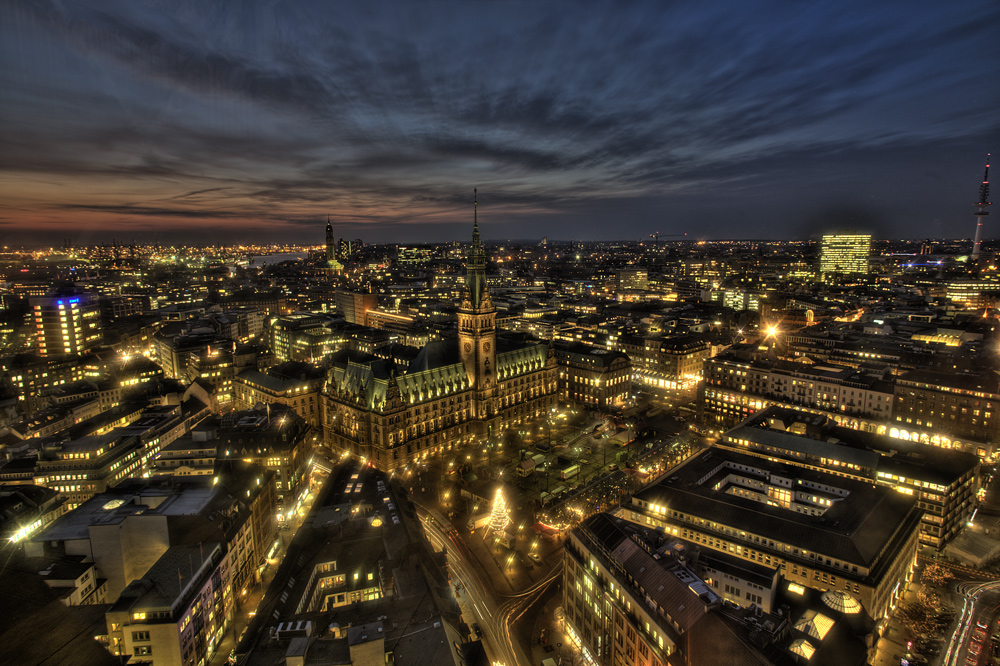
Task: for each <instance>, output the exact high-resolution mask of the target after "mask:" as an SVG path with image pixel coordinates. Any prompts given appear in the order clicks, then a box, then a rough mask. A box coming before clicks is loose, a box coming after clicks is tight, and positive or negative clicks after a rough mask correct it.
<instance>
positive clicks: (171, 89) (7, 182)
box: [0, 0, 1000, 240]
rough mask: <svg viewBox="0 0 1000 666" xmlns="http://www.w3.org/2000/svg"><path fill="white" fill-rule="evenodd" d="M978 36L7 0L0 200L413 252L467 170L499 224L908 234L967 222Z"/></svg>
mask: <svg viewBox="0 0 1000 666" xmlns="http://www.w3.org/2000/svg"><path fill="white" fill-rule="evenodd" d="M998 27H1000V9H998V8H997V7H996V5H995V4H994V3H991V2H986V1H978V0H968V1H965V0H962V1H959V2H954V3H948V4H947V5H944V4H939V3H912V2H885V3H874V4H872V3H865V2H860V1H857V2H847V3H836V4H828V5H820V4H808V5H807V4H794V5H788V4H786V3H780V2H762V3H749V4H747V3H737V2H731V3H703V5H701V6H681V5H674V4H666V3H658V2H648V3H647V2H634V3H604V4H600V3H588V4H586V5H585V6H580V5H578V4H576V3H567V4H562V3H543V4H538V3H529V2H524V3H519V2H513V3H459V2H456V3H435V4H430V5H428V4H426V3H407V2H398V3H388V4H378V5H372V6H369V5H362V4H360V3H337V4H331V3H325V2H306V1H301V2H298V1H297V2H291V1H290V2H281V3H271V2H264V1H263V0H259V1H250V2H246V3H237V4H235V5H233V4H223V3H219V4H216V3H204V2H200V1H196V0H187V1H182V0H178V1H176V2H171V3H165V4H158V5H153V4H148V3H140V2H133V1H126V0H114V1H109V2H100V3H89V2H81V3H56V2H51V3H47V2H27V1H24V2H18V1H17V0H12V1H11V2H9V3H5V4H4V6H3V7H0V86H2V87H3V89H4V90H5V91H6V92H5V95H3V96H0V121H2V127H3V129H2V130H0V179H2V180H0V183H3V185H0V187H3V188H4V190H2V193H3V194H4V195H5V196H4V200H5V201H6V202H7V203H6V204H4V206H3V207H4V208H6V209H8V210H16V211H17V213H18V215H23V216H24V217H25V218H29V217H31V215H32V214H33V213H37V214H38V215H39V216H43V217H44V218H45V221H46V224H50V225H53V226H54V227H55V226H58V225H60V224H61V225H63V226H64V227H67V228H68V227H73V226H74V217H73V216H74V214H76V213H92V214H104V215H107V216H109V217H108V220H107V222H108V223H109V224H112V225H113V224H116V223H120V224H122V225H129V224H134V223H135V221H136V220H154V219H155V220H166V221H169V220H171V219H176V220H178V223H179V224H181V225H182V226H183V225H186V224H188V223H189V222H190V221H192V220H196V219H204V220H206V222H211V224H214V225H216V227H217V228H218V229H219V232H220V234H222V233H226V234H228V235H230V236H231V235H232V234H233V233H240V231H239V230H240V229H244V230H247V229H252V231H246V232H245V233H257V230H256V228H254V227H253V226H252V225H250V226H248V225H246V224H241V225H240V226H239V227H235V226H227V225H233V224H235V222H236V221H238V220H239V221H245V220H256V221H257V222H258V223H259V224H261V225H266V224H274V225H285V226H286V227H288V228H291V229H293V230H294V229H299V228H301V229H303V230H310V229H312V228H313V227H314V226H315V225H316V224H317V221H318V220H322V219H325V218H324V215H325V214H326V213H329V214H331V215H332V216H333V219H334V220H336V221H337V223H338V224H341V225H345V226H349V225H353V226H355V227H357V228H358V229H359V232H358V233H359V234H362V233H365V232H366V231H365V230H367V232H368V233H374V231H373V230H374V229H376V228H377V229H379V230H380V232H379V235H380V236H382V237H386V239H388V238H387V235H388V234H390V233H400V234H403V235H405V236H406V237H407V240H419V236H420V235H421V234H423V237H425V238H427V239H431V238H435V239H440V238H443V237H446V236H443V234H446V233H452V232H453V231H454V227H453V225H454V224H455V223H457V222H458V221H459V220H462V219H464V218H467V217H468V205H469V200H470V198H471V197H470V193H469V191H470V190H471V188H472V187H473V186H475V185H479V186H480V189H481V200H482V201H483V210H482V212H483V213H484V214H485V218H484V219H489V224H492V225H495V226H492V227H490V226H484V230H486V233H487V234H489V235H494V236H498V237H499V236H508V235H511V234H515V233H522V232H523V233H528V234H530V235H533V236H537V235H540V234H542V233H545V234H548V235H550V236H553V237H569V236H573V237H586V236H587V235H592V236H595V237H597V236H600V237H607V235H608V234H620V235H622V236H624V237H631V236H636V237H641V236H644V235H645V234H646V233H648V227H649V225H656V224H659V223H660V222H661V221H666V222H669V223H670V224H673V225H676V226H683V225H689V226H692V225H696V228H698V229H699V232H702V231H703V230H704V231H705V232H706V233H710V234H711V235H713V236H719V237H732V236H741V235H746V234H748V233H752V234H754V235H758V236H760V237H780V236H784V235H797V236H802V235H803V234H806V235H808V234H807V230H809V229H812V228H814V227H816V226H817V225H819V226H822V225H825V224H828V223H829V224H833V223H835V222H836V220H838V219H843V218H850V217H851V215H860V214H861V213H859V212H858V211H862V212H865V214H869V215H870V216H871V219H872V220H874V221H873V222H871V223H872V224H873V225H874V226H873V228H877V229H878V230H879V233H885V234H890V235H891V234H917V235H922V234H923V233H924V230H925V229H926V230H928V231H929V230H934V229H938V228H940V220H941V219H948V218H950V217H955V218H956V219H958V218H961V217H962V216H963V215H964V214H965V213H967V211H966V210H965V209H964V208H963V205H964V204H965V203H967V202H966V200H967V199H968V196H969V195H968V194H967V192H965V191H964V190H962V187H965V186H967V185H968V183H969V182H972V181H973V180H974V179H975V178H977V176H978V171H979V164H978V162H979V161H980V159H981V154H982V153H983V152H985V151H986V150H987V149H988V148H990V147H995V146H991V145H989V144H995V143H997V139H998V138H1000V125H998V123H997V121H996V120H995V112H994V111H993V110H994V109H995V108H996V106H997V103H998V102H1000V89H998V88H997V87H996V86H990V85H989V84H988V82H989V81H992V80H995V79H996V76H997V74H1000V57H998V56H1000V53H998V47H997V42H996V39H995V37H993V35H994V34H995V32H996V29H997V28H998ZM875 165H877V168H876V166H875ZM925 173H931V174H934V175H935V176H936V177H935V178H933V179H928V178H926V177H924V176H922V175H921V174H925ZM931 181H933V183H934V184H933V185H928V183H929V182H931ZM973 184H974V183H973ZM966 189H967V188H966ZM490 206H492V210H491V209H490ZM851 211H854V212H853V213H852V212H851ZM491 213H492V218H491V217H490V214H491ZM164 224H169V222H164ZM921 225H924V227H921ZM959 228H960V227H956V229H959ZM166 231H168V229H166V228H165V232H166ZM205 233H208V231H207V230H206V232H205ZM306 233H307V232H306V231H303V232H302V234H303V235H302V236H301V239H302V240H306V239H307V238H308V237H307V236H306V235H305V234H306ZM956 233H959V234H960V235H964V233H965V232H964V231H956Z"/></svg>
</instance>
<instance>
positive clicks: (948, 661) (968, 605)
mask: <svg viewBox="0 0 1000 666" xmlns="http://www.w3.org/2000/svg"><path fill="white" fill-rule="evenodd" d="M956 589H957V590H958V592H960V593H961V594H962V595H963V596H964V597H965V601H964V602H963V603H962V613H961V615H959V619H958V624H957V625H956V627H955V631H954V632H953V633H952V635H951V641H950V645H949V646H948V651H947V652H945V654H944V661H943V662H942V664H943V666H955V664H957V663H958V656H959V654H961V652H962V648H963V647H964V646H965V641H966V639H967V638H968V636H969V631H970V629H971V628H972V625H973V624H974V622H975V618H976V603H977V602H978V601H979V597H980V596H981V595H982V594H983V593H985V592H990V591H994V590H1000V581H987V582H985V583H959V584H958V585H957V586H956Z"/></svg>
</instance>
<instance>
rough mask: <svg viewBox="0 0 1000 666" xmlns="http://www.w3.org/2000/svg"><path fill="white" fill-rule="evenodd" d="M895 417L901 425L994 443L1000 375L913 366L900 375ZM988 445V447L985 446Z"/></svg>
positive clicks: (999, 426)
mask: <svg viewBox="0 0 1000 666" xmlns="http://www.w3.org/2000/svg"><path fill="white" fill-rule="evenodd" d="M895 394H896V395H895V404H894V405H893V410H892V420H893V422H894V424H895V425H897V426H898V427H899V428H900V429H905V430H913V429H917V430H922V431H930V432H933V433H936V434H940V435H946V436H949V437H951V438H961V439H969V440H974V441H977V442H987V443H990V446H989V449H988V450H983V451H976V452H977V453H979V455H981V456H988V455H990V454H992V453H993V450H992V443H993V442H996V441H997V438H998V436H1000V415H998V414H997V409H998V408H1000V379H998V377H997V375H996V373H994V372H986V373H979V374H968V373H965V374H956V373H947V372H932V371H928V370H913V371H911V372H908V373H906V374H904V375H901V376H899V377H897V378H896V387H895ZM984 448H985V447H984Z"/></svg>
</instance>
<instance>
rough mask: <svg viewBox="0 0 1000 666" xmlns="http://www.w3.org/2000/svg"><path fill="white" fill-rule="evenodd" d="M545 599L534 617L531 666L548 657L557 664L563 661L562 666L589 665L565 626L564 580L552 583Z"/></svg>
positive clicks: (537, 608)
mask: <svg viewBox="0 0 1000 666" xmlns="http://www.w3.org/2000/svg"><path fill="white" fill-rule="evenodd" d="M543 598H544V599H545V603H544V605H541V606H536V607H535V611H534V617H533V618H532V629H531V640H530V642H531V644H530V648H531V649H530V656H531V664H532V666H540V664H541V663H542V661H544V660H545V659H552V660H554V661H555V662H556V663H557V664H558V663H560V660H561V663H562V666H569V665H570V664H573V665H577V664H580V665H583V664H586V663H587V662H585V661H584V658H583V654H582V653H581V652H580V650H579V649H578V648H577V647H576V646H575V645H574V644H573V642H572V640H570V638H569V635H568V633H567V632H566V630H565V627H564V626H563V622H562V582H561V581H560V582H559V583H557V584H553V585H552V587H550V588H549V590H548V591H547V592H546V593H545V595H543ZM557 611H558V613H557ZM543 632H544V634H543ZM539 639H541V642H540V640H539Z"/></svg>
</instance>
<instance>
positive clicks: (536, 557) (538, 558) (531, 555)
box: [528, 553, 542, 562]
mask: <svg viewBox="0 0 1000 666" xmlns="http://www.w3.org/2000/svg"><path fill="white" fill-rule="evenodd" d="M528 557H529V558H531V561H532V562H541V561H542V556H541V555H539V554H538V553H528Z"/></svg>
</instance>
